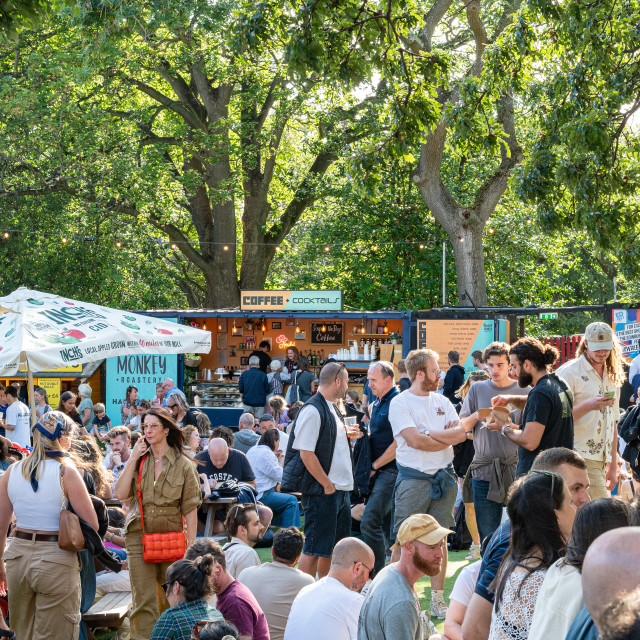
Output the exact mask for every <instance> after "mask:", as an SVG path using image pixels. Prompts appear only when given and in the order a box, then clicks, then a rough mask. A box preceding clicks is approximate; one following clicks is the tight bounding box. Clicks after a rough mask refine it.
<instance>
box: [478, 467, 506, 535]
mask: <svg viewBox="0 0 640 640" xmlns="http://www.w3.org/2000/svg"><path fill="white" fill-rule="evenodd" d="M471 487H472V490H473V506H474V507H475V508H476V524H477V525H478V533H479V534H480V543H481V544H482V541H483V540H484V539H485V538H486V537H487V536H489V537H491V536H492V535H493V532H494V531H495V530H496V529H497V528H498V527H499V526H500V521H501V520H502V505H501V504H500V503H499V502H494V501H493V500H488V499H487V493H488V492H489V481H488V480H475V479H473V478H472V480H471Z"/></svg>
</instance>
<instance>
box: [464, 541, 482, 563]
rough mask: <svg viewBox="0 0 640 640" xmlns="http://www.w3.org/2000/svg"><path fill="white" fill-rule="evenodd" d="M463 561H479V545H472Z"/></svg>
mask: <svg viewBox="0 0 640 640" xmlns="http://www.w3.org/2000/svg"><path fill="white" fill-rule="evenodd" d="M465 560H480V545H479V544H472V545H471V546H470V547H469V553H468V554H467V556H466V557H465Z"/></svg>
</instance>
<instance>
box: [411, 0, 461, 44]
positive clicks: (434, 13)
mask: <svg viewBox="0 0 640 640" xmlns="http://www.w3.org/2000/svg"><path fill="white" fill-rule="evenodd" d="M452 4H453V0H436V2H435V3H434V5H433V7H431V9H429V11H428V12H427V15H426V16H425V17H424V27H423V28H422V30H421V31H420V34H419V35H420V39H421V40H422V41H423V42H424V45H425V46H424V48H425V49H426V50H427V51H431V41H432V39H433V33H434V31H435V30H436V27H437V26H438V25H439V24H440V21H441V20H442V18H444V14H445V13H447V11H448V10H449V7H450V6H451V5H452Z"/></svg>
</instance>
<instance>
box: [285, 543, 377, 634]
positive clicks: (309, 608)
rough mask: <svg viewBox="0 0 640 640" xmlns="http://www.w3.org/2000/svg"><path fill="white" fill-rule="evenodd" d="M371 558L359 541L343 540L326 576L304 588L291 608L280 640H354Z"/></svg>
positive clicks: (337, 547) (372, 557) (334, 551)
mask: <svg viewBox="0 0 640 640" xmlns="http://www.w3.org/2000/svg"><path fill="white" fill-rule="evenodd" d="M374 561H375V557H374V555H373V551H371V549H370V548H369V547H368V546H367V545H366V544H365V543H364V542H362V540H358V539H357V538H343V539H342V540H340V542H338V544H337V545H336V546H335V547H334V549H333V554H332V556H331V569H330V570H329V574H328V575H327V576H326V577H324V578H321V579H320V580H318V581H317V582H314V583H313V584H310V585H308V586H307V587H304V588H303V589H302V590H301V591H300V592H299V593H298V595H297V596H296V599H295V600H294V601H293V605H292V606H291V613H290V614H289V619H288V620H287V627H286V629H285V631H284V640H301V639H304V640H356V637H357V634H358V615H359V614H360V607H361V606H362V602H363V600H364V598H363V596H361V595H360V591H361V590H362V587H364V585H365V584H366V582H367V581H368V580H369V578H370V575H371V572H372V570H373V563H374Z"/></svg>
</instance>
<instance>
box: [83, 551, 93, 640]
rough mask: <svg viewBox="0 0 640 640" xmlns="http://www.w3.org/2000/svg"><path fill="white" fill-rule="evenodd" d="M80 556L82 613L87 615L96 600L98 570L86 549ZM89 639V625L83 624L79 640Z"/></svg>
mask: <svg viewBox="0 0 640 640" xmlns="http://www.w3.org/2000/svg"><path fill="white" fill-rule="evenodd" d="M79 555H80V561H81V562H82V568H81V569H80V585H81V586H80V588H81V590H82V596H81V602H80V613H86V612H87V611H89V609H91V605H92V604H93V601H94V600H95V598H96V568H95V565H94V564H93V556H92V555H91V554H90V553H89V552H88V551H87V550H86V549H83V550H82V551H80V554H79ZM88 637H89V636H88V633H87V625H86V623H85V622H81V623H80V637H79V640H86V639H87V638H88Z"/></svg>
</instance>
